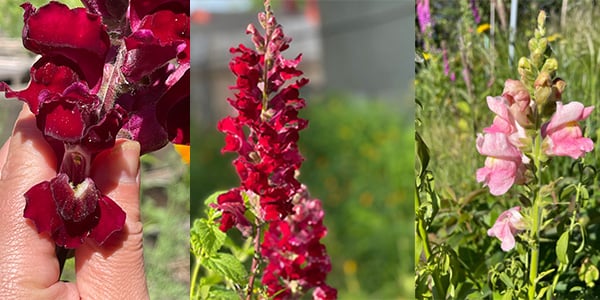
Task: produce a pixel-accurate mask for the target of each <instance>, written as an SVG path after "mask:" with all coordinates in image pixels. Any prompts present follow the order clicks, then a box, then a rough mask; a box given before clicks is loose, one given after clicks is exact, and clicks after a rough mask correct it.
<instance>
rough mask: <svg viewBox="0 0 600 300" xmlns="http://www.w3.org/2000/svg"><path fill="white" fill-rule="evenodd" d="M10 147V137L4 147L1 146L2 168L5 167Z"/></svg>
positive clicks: (0, 160) (0, 159)
mask: <svg viewBox="0 0 600 300" xmlns="http://www.w3.org/2000/svg"><path fill="white" fill-rule="evenodd" d="M8 147H10V137H8V139H6V142H4V145H2V148H0V170H2V169H3V168H4V164H5V163H6V157H7V156H8Z"/></svg>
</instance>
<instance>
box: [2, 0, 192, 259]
mask: <svg viewBox="0 0 600 300" xmlns="http://www.w3.org/2000/svg"><path fill="white" fill-rule="evenodd" d="M158 2H159V1H157V2H154V3H149V2H148V1H142V0H131V1H102V0H84V1H83V3H84V5H85V6H86V8H74V9H69V8H68V7H67V6H66V5H64V4H61V3H59V2H56V1H51V2H50V3H48V4H46V5H44V6H42V7H40V8H39V9H36V8H34V7H33V6H32V5H31V4H29V3H25V4H23V5H22V7H23V8H24V10H25V12H24V22H25V25H24V27H23V36H22V38H23V44H24V46H25V47H26V48H27V49H29V50H30V51H32V52H34V53H37V54H39V55H40V56H41V57H40V58H39V59H38V61H37V62H35V64H34V65H33V66H32V67H31V70H30V74H31V76H30V77H31V79H30V82H29V84H28V86H27V88H25V89H24V90H22V91H14V90H12V89H11V88H10V87H9V86H8V85H7V84H6V83H0V91H4V92H5V96H6V97H7V98H18V99H19V100H21V101H24V102H25V103H27V105H28V106H29V109H30V110H31V112H32V113H33V114H34V115H35V118H36V124H37V127H38V129H39V130H40V131H41V132H42V133H43V135H44V137H45V139H46V141H47V142H48V143H49V144H50V145H51V146H52V148H53V150H54V152H55V154H56V161H57V166H56V170H57V175H56V177H55V178H53V179H51V180H48V181H44V182H41V183H39V184H37V185H34V186H33V187H31V188H30V189H29V190H28V191H27V192H26V193H25V195H24V196H25V201H26V206H25V211H24V216H25V217H26V218H29V219H31V220H32V221H33V223H34V224H35V226H36V228H37V230H38V231H39V232H40V233H41V232H48V233H49V234H50V236H51V237H52V238H53V239H54V241H55V243H56V245H57V246H59V247H63V248H76V247H78V246H79V245H80V244H81V243H83V242H84V239H85V238H87V237H90V238H93V239H94V240H95V241H96V242H97V243H98V244H103V243H104V242H105V241H106V240H107V239H108V238H109V237H110V236H111V235H112V233H114V232H117V231H120V230H121V229H122V228H123V224H124V222H125V212H124V211H123V210H122V209H121V208H120V207H119V205H118V204H117V203H116V202H115V201H113V199H110V198H109V197H107V196H106V195H105V192H104V191H101V190H99V189H98V187H97V186H96V184H95V183H94V180H93V179H92V178H91V174H92V168H93V164H94V160H95V158H96V156H98V155H99V154H100V153H102V152H103V151H107V150H109V149H110V148H112V147H113V146H114V144H115V140H116V138H117V137H124V138H129V139H132V140H136V141H138V142H139V143H140V146H141V152H142V153H147V152H150V151H154V150H157V149H159V148H160V147H162V146H164V145H166V144H167V143H168V142H169V141H171V142H174V143H180V144H189V4H187V6H186V5H185V4H182V3H183V2H185V1H175V0H173V1H166V0H165V1H160V3H158ZM140 7H142V8H143V9H141V8H140ZM186 8H187V10H186ZM134 15H135V16H134ZM134 20H136V21H135V22H134ZM150 51H156V53H157V55H156V56H154V57H148V55H147V54H146V53H148V52H150Z"/></svg>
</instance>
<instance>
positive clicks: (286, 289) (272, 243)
mask: <svg viewBox="0 0 600 300" xmlns="http://www.w3.org/2000/svg"><path fill="white" fill-rule="evenodd" d="M323 216H324V212H323V209H322V207H321V201H319V200H318V199H311V198H310V197H309V196H308V192H306V190H304V191H303V192H301V194H300V198H299V199H298V203H297V204H296V205H295V206H294V214H292V215H289V216H287V217H286V219H284V220H282V221H275V222H272V223H271V224H270V226H269V230H268V231H267V232H266V233H265V238H264V241H263V243H262V246H261V248H262V250H261V253H262V255H263V256H264V257H265V258H267V260H268V264H267V267H266V269H265V272H264V275H263V277H262V283H263V284H264V285H265V286H266V287H267V293H268V294H269V295H270V296H274V298H273V299H296V298H298V297H299V296H301V295H302V294H304V293H306V292H307V291H309V290H311V289H313V288H314V290H313V299H336V298H337V290H336V289H334V288H332V287H330V286H329V285H327V284H326V283H325V279H326V277H327V273H329V272H330V271H331V261H330V259H329V256H327V252H326V250H325V246H324V245H323V244H321V243H320V239H321V238H323V237H324V236H325V235H326V234H327V228H325V226H324V225H323Z"/></svg>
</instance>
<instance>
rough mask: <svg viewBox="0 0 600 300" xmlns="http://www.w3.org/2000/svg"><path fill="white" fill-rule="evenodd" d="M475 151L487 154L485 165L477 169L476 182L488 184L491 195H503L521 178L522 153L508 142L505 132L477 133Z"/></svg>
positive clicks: (522, 168) (522, 170)
mask: <svg viewBox="0 0 600 300" xmlns="http://www.w3.org/2000/svg"><path fill="white" fill-rule="evenodd" d="M477 151H478V152H479V153H480V154H482V155H485V156H487V158H486V159H485V166H484V167H483V168H480V169H478V170H477V174H476V175H477V176H476V177H477V182H483V183H484V185H485V186H488V187H489V188H490V193H491V194H492V195H495V196H498V195H503V194H504V193H506V192H507V191H508V190H509V189H510V187H511V186H512V185H513V184H514V183H520V182H521V181H522V180H523V173H524V172H525V167H524V164H523V162H522V153H521V151H519V149H518V148H517V147H515V146H514V145H512V144H511V143H510V141H509V139H508V136H507V135H506V134H504V133H501V132H495V133H486V134H485V135H481V134H480V135H478V137H477Z"/></svg>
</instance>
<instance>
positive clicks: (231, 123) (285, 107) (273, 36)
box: [217, 13, 308, 231]
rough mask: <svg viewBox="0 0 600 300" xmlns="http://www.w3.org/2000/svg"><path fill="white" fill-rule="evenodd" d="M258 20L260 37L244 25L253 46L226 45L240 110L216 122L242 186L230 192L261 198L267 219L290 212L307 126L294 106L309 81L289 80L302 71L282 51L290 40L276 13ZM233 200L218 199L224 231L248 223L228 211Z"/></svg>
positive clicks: (235, 105)
mask: <svg viewBox="0 0 600 300" xmlns="http://www.w3.org/2000/svg"><path fill="white" fill-rule="evenodd" d="M259 20H260V22H261V25H262V26H263V28H265V30H266V32H265V36H264V37H263V36H261V35H260V33H259V32H258V31H257V30H256V28H255V27H254V26H253V25H249V26H248V29H247V30H246V32H247V33H248V34H251V35H252V41H253V42H254V44H255V47H256V50H254V49H250V48H248V47H246V46H244V45H239V46H238V47H237V48H232V49H231V50H230V52H231V53H232V54H233V55H235V56H234V58H233V59H232V61H231V63H230V64H229V67H230V69H231V71H232V72H233V73H234V74H235V75H236V77H237V81H236V85H235V86H233V87H231V89H233V90H237V93H236V94H235V98H233V99H228V101H229V103H230V104H231V106H232V107H233V108H235V109H236V110H237V112H238V114H237V116H235V117H232V116H228V117H226V118H224V119H223V120H221V121H220V122H219V124H218V126H217V127H218V129H219V130H220V131H221V132H223V133H225V134H226V138H225V141H226V144H225V146H224V147H223V149H222V152H237V153H238V157H237V158H236V159H235V160H234V161H233V165H234V166H235V168H236V171H237V173H238V175H239V177H240V180H241V187H240V188H236V189H234V190H232V191H230V193H244V194H247V193H249V192H251V193H252V194H254V195H256V196H257V197H258V199H259V209H258V211H257V212H255V213H257V217H258V218H259V219H260V220H262V221H265V222H270V221H277V220H281V219H283V218H285V217H286V216H287V215H289V214H290V213H291V212H292V207H293V205H292V202H291V199H292V197H293V196H294V195H295V194H296V191H297V190H298V189H299V188H300V182H298V180H297V179H296V176H295V174H296V172H297V170H298V169H299V168H300V165H301V164H302V161H303V158H302V155H301V154H300V152H299V151H298V146H297V144H296V143H297V141H298V137H299V134H298V132H299V131H300V130H302V129H304V128H305V127H306V126H307V121H306V120H304V119H302V118H300V117H298V111H299V110H300V109H302V108H303V107H304V105H305V102H304V99H302V98H300V96H299V89H300V88H301V87H302V86H304V85H305V84H306V83H308V80H307V79H304V78H302V79H299V80H297V81H295V82H292V83H288V81H289V80H290V79H292V78H293V77H297V76H300V75H302V72H301V71H300V70H298V69H297V68H296V67H297V65H298V64H299V63H300V60H301V56H298V57H297V58H295V59H292V60H288V59H285V58H284V57H283V56H282V55H281V51H283V50H285V49H287V48H288V47H289V42H290V41H291V39H290V38H288V37H286V36H285V35H284V34H283V31H282V30H281V26H280V25H279V24H277V22H276V20H275V17H273V16H272V15H269V16H268V17H267V15H266V14H264V13H262V14H260V15H259ZM286 83H288V84H287V85H286ZM244 128H247V131H244ZM246 132H247V133H246ZM239 199H241V197H240V198H238V200H237V201H236V202H235V203H237V205H238V206H239V205H240V204H241V205H242V207H243V202H241V200H239ZM233 203H234V202H232V201H231V197H228V196H226V195H222V196H221V197H219V198H218V206H219V208H221V209H222V210H223V219H222V223H221V229H222V230H223V231H226V230H228V229H229V228H231V227H232V226H233V225H240V226H242V227H244V226H245V224H247V220H245V217H244V216H243V211H242V213H241V214H240V213H235V214H233V213H231V212H230V211H231V209H230V208H229V207H230V206H232V205H233ZM239 210H240V209H237V210H236V211H239ZM242 210H243V209H242Z"/></svg>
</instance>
